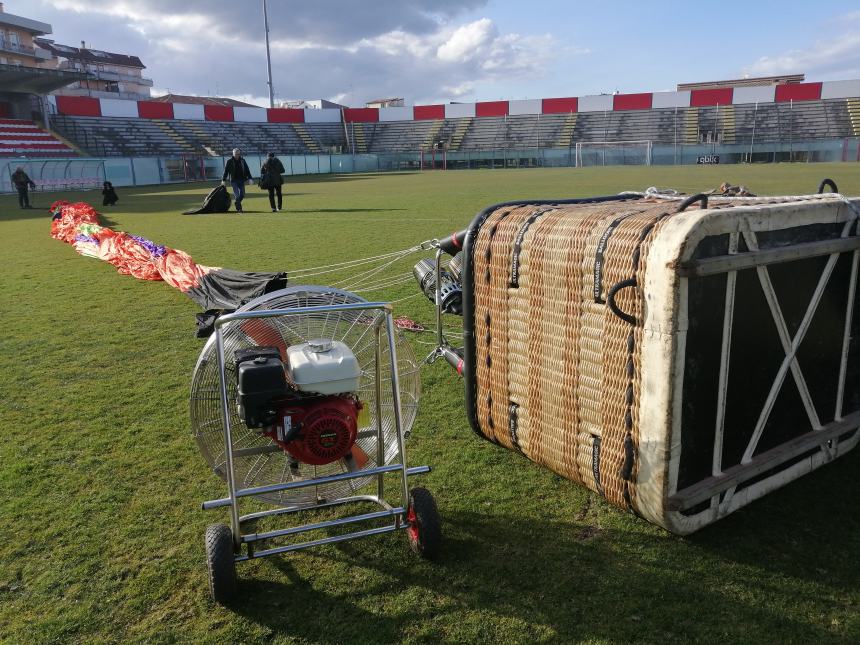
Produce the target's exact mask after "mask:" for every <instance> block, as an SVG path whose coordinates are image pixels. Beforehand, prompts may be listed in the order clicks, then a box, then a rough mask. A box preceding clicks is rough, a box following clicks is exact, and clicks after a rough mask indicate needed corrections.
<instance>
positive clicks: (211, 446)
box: [190, 286, 421, 507]
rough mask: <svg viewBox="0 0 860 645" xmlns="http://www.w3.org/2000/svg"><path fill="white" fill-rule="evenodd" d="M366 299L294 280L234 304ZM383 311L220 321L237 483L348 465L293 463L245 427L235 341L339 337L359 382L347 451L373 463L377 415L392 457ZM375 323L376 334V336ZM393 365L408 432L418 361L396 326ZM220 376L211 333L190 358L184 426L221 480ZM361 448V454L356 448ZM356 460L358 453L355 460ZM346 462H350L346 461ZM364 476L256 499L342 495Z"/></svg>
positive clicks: (311, 474)
mask: <svg viewBox="0 0 860 645" xmlns="http://www.w3.org/2000/svg"><path fill="white" fill-rule="evenodd" d="M362 302H366V300H364V299H363V298H361V297H360V296H357V295H355V294H353V293H350V292H347V291H342V290H339V289H333V288H330V287H319V286H294V287H288V288H287V289H283V290H280V291H276V292H273V293H270V294H267V295H265V296H262V297H260V298H257V299H256V300H253V301H251V302H250V303H248V304H247V305H245V306H243V307H242V308H241V309H239V311H242V312H245V311H254V310H271V309H295V308H304V307H318V306H328V305H340V304H351V303H362ZM384 316H385V314H384V313H383V312H381V311H378V310H364V311H361V310H349V311H338V312H328V313H317V314H295V315H284V316H276V317H272V318H266V319H256V320H245V321H242V322H237V323H234V324H231V325H228V326H225V327H224V328H223V339H224V362H225V374H226V381H227V384H226V385H227V400H228V402H229V404H230V405H229V409H230V424H231V428H232V435H233V437H232V439H233V446H232V448H233V467H234V473H235V481H236V485H237V487H239V488H251V487H257V486H268V485H273V484H282V483H287V482H291V481H298V480H309V479H316V478H318V477H326V476H329V475H336V474H340V473H344V472H347V471H348V470H349V465H348V464H347V463H346V461H345V460H343V459H341V460H338V461H335V462H332V463H329V464H325V465H322V466H313V465H309V464H303V463H299V464H298V466H297V467H296V466H295V459H294V458H293V457H292V456H291V455H289V454H288V453H286V452H285V451H283V450H282V449H280V448H278V447H277V445H276V444H275V443H274V442H273V441H272V440H271V439H270V438H269V437H267V436H266V435H264V434H262V433H261V432H260V431H259V430H258V429H251V428H248V427H247V426H246V425H245V423H244V421H243V420H242V418H241V417H240V416H239V413H238V406H237V405H236V403H235V402H236V400H237V389H236V376H235V375H236V368H235V359H234V354H235V352H236V350H238V349H246V348H249V347H252V346H255V345H272V344H274V345H279V344H283V346H284V347H289V346H291V345H296V344H299V343H304V342H307V341H309V340H316V339H327V340H339V341H341V342H343V343H344V344H346V345H347V347H349V348H350V349H351V350H352V352H353V353H354V354H355V357H356V359H357V360H358V363H359V367H360V370H361V373H360V376H359V385H358V390H357V391H356V392H355V394H356V395H357V397H358V399H359V400H360V401H361V403H362V404H363V406H364V407H363V409H362V411H361V413H360V415H359V421H358V425H359V427H358V439H357V440H356V443H355V446H354V449H353V451H354V454H357V455H359V456H360V457H366V460H367V461H366V463H363V464H361V465H360V467H361V469H365V468H368V469H369V468H373V467H375V466H377V465H383V464H379V463H378V458H377V454H378V449H377V423H378V420H379V421H381V425H382V436H383V448H384V459H383V462H384V464H390V463H396V462H398V461H399V455H398V449H397V436H396V423H395V415H394V405H393V401H394V399H393V394H392V387H391V364H390V353H391V352H390V347H389V346H388V342H387V338H386V335H385V333H384V329H383V323H384ZM377 330H379V335H378V337H377ZM395 337H396V350H397V367H398V372H399V382H400V406H401V413H402V422H401V423H402V432H403V433H404V434H407V433H408V432H409V430H410V429H411V428H412V425H413V423H414V422H415V417H416V415H417V412H418V401H419V398H420V394H421V385H420V383H421V381H420V374H419V367H420V364H419V362H418V361H417V360H416V357H415V354H414V352H413V351H412V347H411V346H410V344H409V343H408V341H406V339H405V338H403V336H402V334H399V333H398V334H396V336H395ZM377 342H378V343H379V353H380V365H379V374H380V381H381V383H380V385H381V387H380V392H381V397H380V405H379V409H380V411H381V414H380V417H379V419H378V417H377V394H376V390H377V387H376V372H377V367H376V347H377ZM220 396H221V395H220V377H219V373H218V357H217V353H216V345H215V337H214V336H212V337H210V338H209V340H208V341H207V343H206V345H205V347H204V348H203V351H202V352H201V354H200V357H199V359H198V361H197V365H196V367H195V369H194V376H193V379H192V385H191V401H190V408H191V428H192V432H193V434H194V438H195V440H196V442H197V445H198V447H199V449H200V452H201V454H202V455H203V458H204V459H205V460H206V463H207V464H208V465H209V467H210V468H212V470H213V471H214V472H215V473H216V474H217V475H218V476H219V477H221V478H222V479H225V480H226V476H227V471H226V468H227V465H226V453H225V445H224V424H223V418H222V410H221V398H220ZM362 453H363V454H362ZM356 461H357V462H358V461H361V460H360V459H359V460H356ZM353 467H356V466H355V464H353ZM370 480H371V477H365V478H358V479H351V480H346V481H340V482H330V483H326V484H320V485H316V486H310V487H305V488H300V489H293V490H286V491H278V492H275V493H266V494H263V495H260V496H258V499H260V500H262V501H265V502H268V503H271V504H275V505H278V506H285V507H289V506H299V505H306V504H315V503H319V502H321V501H330V500H333V499H340V498H344V497H349V496H352V495H355V494H357V493H358V491H359V490H360V489H361V488H363V487H364V486H366V485H367V484H368V483H369V482H370Z"/></svg>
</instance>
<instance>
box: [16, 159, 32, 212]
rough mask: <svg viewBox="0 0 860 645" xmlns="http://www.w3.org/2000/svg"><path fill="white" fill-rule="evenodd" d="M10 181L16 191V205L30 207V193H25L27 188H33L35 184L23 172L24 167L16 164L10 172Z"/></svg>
mask: <svg viewBox="0 0 860 645" xmlns="http://www.w3.org/2000/svg"><path fill="white" fill-rule="evenodd" d="M12 183H13V184H14V185H15V189H16V190H17V191H18V207H19V208H32V206H30V195H29V194H28V193H27V190H28V189H30V188H35V187H36V184H35V183H33V180H32V179H30V177H28V176H27V173H26V172H24V169H23V168H22V167H21V166H18V167H17V168H16V169H15V172H13V173H12Z"/></svg>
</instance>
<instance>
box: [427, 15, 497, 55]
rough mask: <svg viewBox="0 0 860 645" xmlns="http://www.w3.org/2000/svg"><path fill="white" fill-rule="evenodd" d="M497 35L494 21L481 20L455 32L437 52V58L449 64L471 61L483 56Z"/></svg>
mask: <svg viewBox="0 0 860 645" xmlns="http://www.w3.org/2000/svg"><path fill="white" fill-rule="evenodd" d="M497 34H498V31H497V29H496V26H495V25H494V24H493V21H492V20H490V19H489V18H481V19H480V20H476V21H475V22H470V23H469V24H467V25H463V26H462V27H459V28H457V29H456V30H454V33H453V34H451V37H450V38H448V40H446V41H445V42H444V43H442V44H441V45H440V46H439V48H438V49H437V50H436V56H437V57H438V58H439V60H441V61H444V62H447V63H462V62H465V61H467V60H471V59H473V58H475V57H476V56H478V55H479V54H481V52H482V51H483V49H484V48H485V47H486V46H487V45H489V44H490V43H491V42H492V41H493V40H494V39H495V38H497Z"/></svg>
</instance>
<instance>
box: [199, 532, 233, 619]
mask: <svg viewBox="0 0 860 645" xmlns="http://www.w3.org/2000/svg"><path fill="white" fill-rule="evenodd" d="M206 566H207V567H208V569H209V593H211V594H212V599H213V600H214V601H215V602H217V603H219V604H222V605H226V604H228V603H229V602H230V601H231V600H233V598H234V597H235V596H236V561H235V560H234V559H233V531H231V530H230V527H229V526H225V525H223V524H210V525H209V526H208V527H207V529H206Z"/></svg>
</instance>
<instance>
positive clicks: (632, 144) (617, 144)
mask: <svg viewBox="0 0 860 645" xmlns="http://www.w3.org/2000/svg"><path fill="white" fill-rule="evenodd" d="M652 147H653V146H652V142H651V140H646V139H643V140H639V141H577V142H576V167H577V168H581V167H584V166H650V165H651V150H652Z"/></svg>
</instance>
